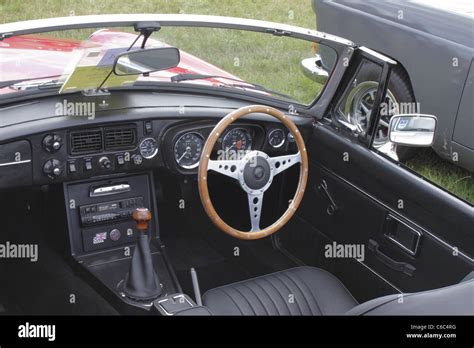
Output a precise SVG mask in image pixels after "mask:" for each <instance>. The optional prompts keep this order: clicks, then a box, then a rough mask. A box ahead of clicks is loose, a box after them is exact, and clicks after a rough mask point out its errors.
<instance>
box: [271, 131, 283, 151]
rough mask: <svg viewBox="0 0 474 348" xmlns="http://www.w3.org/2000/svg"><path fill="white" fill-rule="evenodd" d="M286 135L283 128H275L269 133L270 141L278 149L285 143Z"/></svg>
mask: <svg viewBox="0 0 474 348" xmlns="http://www.w3.org/2000/svg"><path fill="white" fill-rule="evenodd" d="M285 140H286V136H285V132H284V131H283V130H282V129H274V130H272V131H271V132H270V134H268V143H269V144H270V146H271V147H273V148H274V149H278V148H280V147H282V146H283V145H284V144H285Z"/></svg>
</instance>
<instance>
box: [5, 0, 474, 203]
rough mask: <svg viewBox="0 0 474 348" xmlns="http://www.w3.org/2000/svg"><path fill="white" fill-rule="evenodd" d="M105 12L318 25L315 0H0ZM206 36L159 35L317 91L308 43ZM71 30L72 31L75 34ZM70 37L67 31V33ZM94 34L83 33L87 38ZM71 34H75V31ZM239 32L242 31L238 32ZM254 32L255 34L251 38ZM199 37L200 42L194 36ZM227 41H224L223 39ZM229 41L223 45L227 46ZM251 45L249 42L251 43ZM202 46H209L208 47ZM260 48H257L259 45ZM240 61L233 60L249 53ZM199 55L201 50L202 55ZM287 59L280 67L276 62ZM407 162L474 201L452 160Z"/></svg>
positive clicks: (16, 6)
mask: <svg viewBox="0 0 474 348" xmlns="http://www.w3.org/2000/svg"><path fill="white" fill-rule="evenodd" d="M105 13H187V14H209V15H224V16H231V17H243V18H253V19H260V20H268V21H273V22H279V23H287V24H291V25H296V26H302V27H306V28H311V29H315V28H316V18H315V15H314V13H313V11H312V9H311V0H240V1H237V0H136V1H130V2H126V1H117V0H113V1H112V0H30V1H19V0H0V22H2V23H6V22H15V21H21V20H30V19H38V18H48V17H59V16H69V15H86V14H105ZM200 30H202V31H203V34H199V33H197V32H195V33H193V35H192V37H188V38H187V39H186V35H189V33H186V32H184V31H180V29H175V30H169V31H162V32H160V33H159V34H158V35H161V37H160V38H161V39H163V40H164V41H166V42H167V43H170V44H175V45H176V46H178V47H180V48H183V49H184V50H186V51H189V52H191V53H196V55H199V57H200V58H202V59H205V60H207V61H209V62H211V63H214V64H215V65H217V66H219V67H222V68H223V69H225V70H226V71H229V72H231V73H234V74H235V75H237V76H239V77H241V78H243V79H246V80H248V81H252V82H256V83H259V84H262V85H264V86H268V87H271V88H272V89H274V90H277V91H281V92H284V93H287V94H290V95H292V96H294V97H295V98H296V99H297V100H301V101H303V102H305V103H307V102H310V101H311V100H312V99H313V98H314V95H315V94H317V92H318V91H319V88H320V86H317V85H315V84H313V83H311V81H309V80H308V79H304V78H302V76H301V75H300V74H301V72H300V71H299V69H295V68H294V67H298V62H299V60H300V59H301V58H304V57H305V55H306V54H308V56H309V54H310V53H311V47H310V46H309V45H308V44H307V43H306V42H304V41H300V40H290V39H287V38H280V39H278V40H275V39H274V38H272V39H273V41H272V42H271V43H269V42H267V41H266V40H268V39H266V38H264V37H263V35H257V34H249V35H250V36H249V37H248V38H247V39H246V40H242V39H241V38H240V37H238V36H234V37H230V38H229V35H228V31H223V30H215V31H214V34H213V35H205V34H204V32H205V31H206V30H209V29H200ZM71 33H73V32H71ZM63 34H64V35H65V36H68V34H67V33H63ZM88 34H90V31H84V32H83V36H86V35H88ZM71 35H77V33H76V34H71ZM234 35H238V34H234ZM252 35H253V36H252ZM196 37H199V38H200V39H199V40H196V39H195V38H196ZM225 40H226V41H225ZM223 42H225V44H223ZM249 43H250V44H249ZM203 48H208V49H207V50H204V49H203ZM257 48H259V49H257ZM249 49H252V59H243V60H242V61H241V62H239V64H238V65H236V64H235V58H242V57H248V56H249V55H248V51H249ZM198 53H199V54H198ZM277 54H280V56H278V55H277ZM279 61H280V62H281V61H286V62H289V64H288V66H286V67H284V68H282V67H281V66H278V65H277V64H272V62H279ZM408 166H409V167H410V168H412V169H413V170H415V171H417V172H419V173H420V174H422V175H423V176H425V177H426V178H428V179H429V180H431V181H433V182H435V183H437V184H438V185H440V186H442V187H444V188H446V189H447V190H448V191H450V192H452V193H454V194H455V195H457V196H459V197H461V198H463V199H465V200H466V201H468V202H470V203H471V204H474V177H473V174H472V173H469V172H468V171H465V170H462V169H461V168H458V167H456V166H454V165H452V164H451V163H448V162H446V161H444V160H441V159H440V158H439V157H438V156H436V155H435V154H434V153H433V152H432V151H424V150H423V151H420V152H419V154H418V155H417V156H416V157H415V158H414V159H413V160H411V161H409V163H408Z"/></svg>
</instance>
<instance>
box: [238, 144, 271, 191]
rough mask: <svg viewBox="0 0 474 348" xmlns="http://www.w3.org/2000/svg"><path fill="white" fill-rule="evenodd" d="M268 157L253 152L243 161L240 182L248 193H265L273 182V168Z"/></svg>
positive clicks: (259, 152)
mask: <svg viewBox="0 0 474 348" xmlns="http://www.w3.org/2000/svg"><path fill="white" fill-rule="evenodd" d="M268 158H269V157H268V155H267V154H265V153H264V152H261V151H252V152H250V153H248V154H247V155H246V156H245V157H244V158H243V159H242V162H241V163H242V164H241V168H240V171H239V182H240V185H241V186H242V188H243V189H244V191H246V192H247V193H258V192H265V191H266V190H267V189H268V187H269V186H270V184H271V183H272V180H273V168H272V166H271V165H270V162H269V161H268Z"/></svg>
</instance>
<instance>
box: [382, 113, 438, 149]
mask: <svg viewBox="0 0 474 348" xmlns="http://www.w3.org/2000/svg"><path fill="white" fill-rule="evenodd" d="M436 123H437V118H436V116H433V115H422V114H407V115H394V116H393V117H392V118H391V119H390V124H389V128H388V136H389V139H390V141H391V142H392V143H394V144H398V145H407V146H419V147H429V146H431V145H432V144H433V140H434V135H435V130H436Z"/></svg>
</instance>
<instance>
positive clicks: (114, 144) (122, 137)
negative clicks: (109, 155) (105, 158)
mask: <svg viewBox="0 0 474 348" xmlns="http://www.w3.org/2000/svg"><path fill="white" fill-rule="evenodd" d="M136 145H137V130H136V128H135V127H133V126H128V127H116V128H107V129H105V149H106V150H114V149H127V148H134V147H135V146H136Z"/></svg>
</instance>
